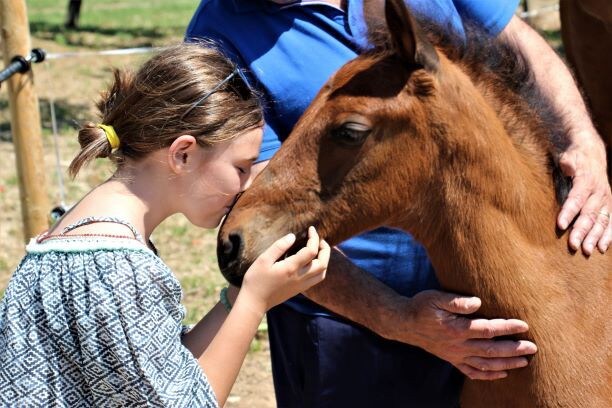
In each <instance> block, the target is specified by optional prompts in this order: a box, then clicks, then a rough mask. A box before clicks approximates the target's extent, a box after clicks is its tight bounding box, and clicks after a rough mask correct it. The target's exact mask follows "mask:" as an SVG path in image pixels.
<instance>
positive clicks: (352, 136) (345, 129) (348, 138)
mask: <svg viewBox="0 0 612 408" xmlns="http://www.w3.org/2000/svg"><path fill="white" fill-rule="evenodd" d="M371 131H372V129H370V128H369V127H367V126H365V125H364V124H361V123H356V122H346V123H343V124H342V125H340V126H339V127H337V128H335V129H333V130H332V131H331V137H332V139H334V140H335V141H336V142H338V143H341V144H343V145H345V146H351V147H356V146H360V145H361V144H363V142H365V140H366V138H367V137H368V135H369V134H370V132H371Z"/></svg>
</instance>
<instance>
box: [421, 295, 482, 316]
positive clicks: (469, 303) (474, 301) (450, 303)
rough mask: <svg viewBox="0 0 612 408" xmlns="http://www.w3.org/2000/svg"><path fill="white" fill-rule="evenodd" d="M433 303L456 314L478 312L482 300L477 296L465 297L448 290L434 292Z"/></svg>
mask: <svg viewBox="0 0 612 408" xmlns="http://www.w3.org/2000/svg"><path fill="white" fill-rule="evenodd" d="M433 293H435V295H434V296H435V297H434V298H433V303H434V305H435V306H436V307H438V308H440V309H443V310H446V311H447V312H450V313H456V314H471V313H474V312H476V311H477V310H478V309H479V308H480V305H481V304H482V302H481V301H480V299H479V298H477V297H465V296H459V295H455V294H453V293H446V292H433Z"/></svg>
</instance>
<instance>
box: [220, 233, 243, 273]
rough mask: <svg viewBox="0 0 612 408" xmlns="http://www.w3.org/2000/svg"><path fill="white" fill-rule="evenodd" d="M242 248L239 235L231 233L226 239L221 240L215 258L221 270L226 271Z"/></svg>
mask: <svg viewBox="0 0 612 408" xmlns="http://www.w3.org/2000/svg"><path fill="white" fill-rule="evenodd" d="M241 247H242V237H241V236H240V233H231V234H229V236H228V238H227V239H221V242H219V245H218V246H217V258H218V260H219V267H220V268H221V270H223V269H226V268H227V267H228V266H230V265H231V264H232V263H233V262H234V261H236V260H237V259H238V256H239V255H240V251H241Z"/></svg>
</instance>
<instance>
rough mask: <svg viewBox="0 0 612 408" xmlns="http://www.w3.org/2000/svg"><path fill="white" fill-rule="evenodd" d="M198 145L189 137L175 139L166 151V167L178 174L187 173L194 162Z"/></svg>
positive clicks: (193, 138)
mask: <svg viewBox="0 0 612 408" xmlns="http://www.w3.org/2000/svg"><path fill="white" fill-rule="evenodd" d="M197 148H198V143H197V141H196V139H195V137H193V136H191V135H182V136H179V137H177V138H176V139H175V140H174V142H172V144H171V145H170V148H169V149H168V165H169V166H170V169H171V170H172V171H173V172H174V173H176V174H180V173H183V172H185V171H187V170H188V169H189V168H190V167H191V164H192V163H193V161H194V160H195V153H196V150H197Z"/></svg>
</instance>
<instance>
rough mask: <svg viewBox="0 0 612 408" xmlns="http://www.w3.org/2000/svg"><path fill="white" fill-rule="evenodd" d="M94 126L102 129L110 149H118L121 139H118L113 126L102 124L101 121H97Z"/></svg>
mask: <svg viewBox="0 0 612 408" xmlns="http://www.w3.org/2000/svg"><path fill="white" fill-rule="evenodd" d="M96 126H97V127H99V128H100V129H102V130H103V131H104V134H105V135H106V138H107V139H108V142H109V143H110V145H111V149H112V150H115V149H118V148H119V145H120V144H121V141H120V140H119V136H117V132H115V128H113V127H112V126H110V125H103V124H102V123H98V124H97V125H96Z"/></svg>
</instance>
